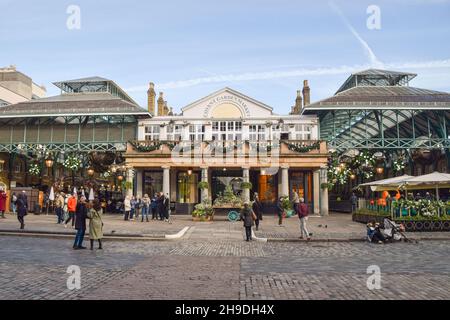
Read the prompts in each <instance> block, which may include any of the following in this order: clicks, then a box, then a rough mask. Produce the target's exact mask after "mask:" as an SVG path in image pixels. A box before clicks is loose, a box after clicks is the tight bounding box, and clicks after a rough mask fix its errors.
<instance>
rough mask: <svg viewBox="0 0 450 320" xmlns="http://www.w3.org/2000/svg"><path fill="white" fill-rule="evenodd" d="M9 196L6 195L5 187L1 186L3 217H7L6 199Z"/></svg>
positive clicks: (0, 199)
mask: <svg viewBox="0 0 450 320" xmlns="http://www.w3.org/2000/svg"><path fill="white" fill-rule="evenodd" d="M7 198H8V196H7V195H6V192H5V190H3V187H0V213H1V214H2V219H5V218H6V217H5V211H6V199H7Z"/></svg>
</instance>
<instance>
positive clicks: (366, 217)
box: [352, 213, 390, 224]
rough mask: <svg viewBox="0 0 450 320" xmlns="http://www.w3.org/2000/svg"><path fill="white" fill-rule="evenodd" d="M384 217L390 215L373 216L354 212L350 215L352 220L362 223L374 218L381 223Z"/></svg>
mask: <svg viewBox="0 0 450 320" xmlns="http://www.w3.org/2000/svg"><path fill="white" fill-rule="evenodd" d="M384 218H390V216H375V215H370V214H356V213H354V214H353V216H352V220H353V221H354V222H359V223H364V224H367V223H369V222H370V221H373V220H375V222H377V223H382V222H383V220H384Z"/></svg>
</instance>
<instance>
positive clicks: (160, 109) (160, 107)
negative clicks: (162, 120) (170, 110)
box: [158, 92, 164, 116]
mask: <svg viewBox="0 0 450 320" xmlns="http://www.w3.org/2000/svg"><path fill="white" fill-rule="evenodd" d="M163 115H164V93H162V92H160V93H159V98H158V116H163Z"/></svg>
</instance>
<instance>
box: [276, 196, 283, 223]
mask: <svg viewBox="0 0 450 320" xmlns="http://www.w3.org/2000/svg"><path fill="white" fill-rule="evenodd" d="M283 213H284V209H283V197H280V198H279V199H278V202H277V214H278V226H279V227H281V226H282V225H283Z"/></svg>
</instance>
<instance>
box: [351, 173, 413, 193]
mask: <svg viewBox="0 0 450 320" xmlns="http://www.w3.org/2000/svg"><path fill="white" fill-rule="evenodd" d="M412 178H414V177H413V176H409V175H406V174H405V175H403V176H400V177H394V178H389V179H383V180H378V181H372V182H367V183H363V184H360V185H359V186H358V187H370V189H372V191H384V190H386V191H388V190H390V191H395V190H398V189H399V188H400V186H401V185H403V184H404V183H405V182H406V181H409V179H412Z"/></svg>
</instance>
